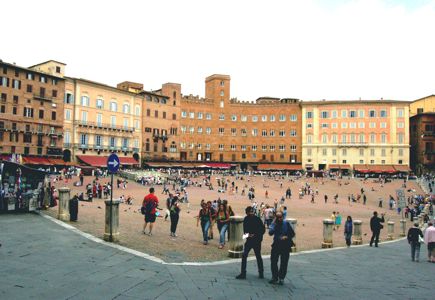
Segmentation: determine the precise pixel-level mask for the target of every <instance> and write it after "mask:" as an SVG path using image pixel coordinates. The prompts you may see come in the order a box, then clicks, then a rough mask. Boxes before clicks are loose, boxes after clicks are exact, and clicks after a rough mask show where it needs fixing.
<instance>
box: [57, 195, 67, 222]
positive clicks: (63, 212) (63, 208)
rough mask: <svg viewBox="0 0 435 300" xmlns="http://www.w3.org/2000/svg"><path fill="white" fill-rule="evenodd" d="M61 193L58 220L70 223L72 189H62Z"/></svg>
mask: <svg viewBox="0 0 435 300" xmlns="http://www.w3.org/2000/svg"><path fill="white" fill-rule="evenodd" d="M58 191H59V211H58V213H57V218H58V219H59V220H61V221H69V199H70V189H69V188H67V187H61V188H59V189H58Z"/></svg>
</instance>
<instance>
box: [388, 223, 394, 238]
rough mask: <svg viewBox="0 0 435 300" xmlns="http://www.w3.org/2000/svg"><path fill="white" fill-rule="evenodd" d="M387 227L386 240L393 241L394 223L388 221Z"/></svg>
mask: <svg viewBox="0 0 435 300" xmlns="http://www.w3.org/2000/svg"><path fill="white" fill-rule="evenodd" d="M387 225H388V236H387V240H389V241H391V240H394V222H393V221H388V223H387Z"/></svg>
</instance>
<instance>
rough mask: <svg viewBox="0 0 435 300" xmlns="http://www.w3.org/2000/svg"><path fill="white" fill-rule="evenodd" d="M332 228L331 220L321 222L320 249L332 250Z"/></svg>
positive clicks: (332, 222)
mask: <svg viewBox="0 0 435 300" xmlns="http://www.w3.org/2000/svg"><path fill="white" fill-rule="evenodd" d="M333 226H334V221H332V220H331V219H324V220H323V243H322V248H332V246H333V243H332V227H333Z"/></svg>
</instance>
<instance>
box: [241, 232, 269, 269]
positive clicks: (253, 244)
mask: <svg viewBox="0 0 435 300" xmlns="http://www.w3.org/2000/svg"><path fill="white" fill-rule="evenodd" d="M251 249H254V253H255V257H256V258H257V266H258V273H259V274H263V273H264V267H263V259H262V258H261V241H255V240H254V241H253V240H251V239H248V240H247V241H246V243H245V247H244V250H243V256H242V271H241V273H242V274H246V259H247V258H248V255H249V252H250V251H251Z"/></svg>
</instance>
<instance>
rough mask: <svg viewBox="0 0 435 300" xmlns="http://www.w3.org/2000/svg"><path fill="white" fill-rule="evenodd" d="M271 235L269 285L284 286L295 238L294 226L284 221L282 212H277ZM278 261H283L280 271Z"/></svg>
mask: <svg viewBox="0 0 435 300" xmlns="http://www.w3.org/2000/svg"><path fill="white" fill-rule="evenodd" d="M269 235H271V236H272V235H273V243H272V252H271V254H270V265H271V269H272V279H271V280H270V281H269V283H271V284H279V285H282V284H284V278H285V276H286V274H287V266H288V260H289V258H290V251H291V247H292V245H293V238H294V237H295V232H294V230H293V228H292V226H291V225H290V223H289V222H287V221H286V220H284V218H283V215H282V212H280V211H278V212H276V215H275V219H274V220H273V222H272V224H271V225H270V227H269ZM278 259H280V260H281V262H280V267H279V269H278Z"/></svg>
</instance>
